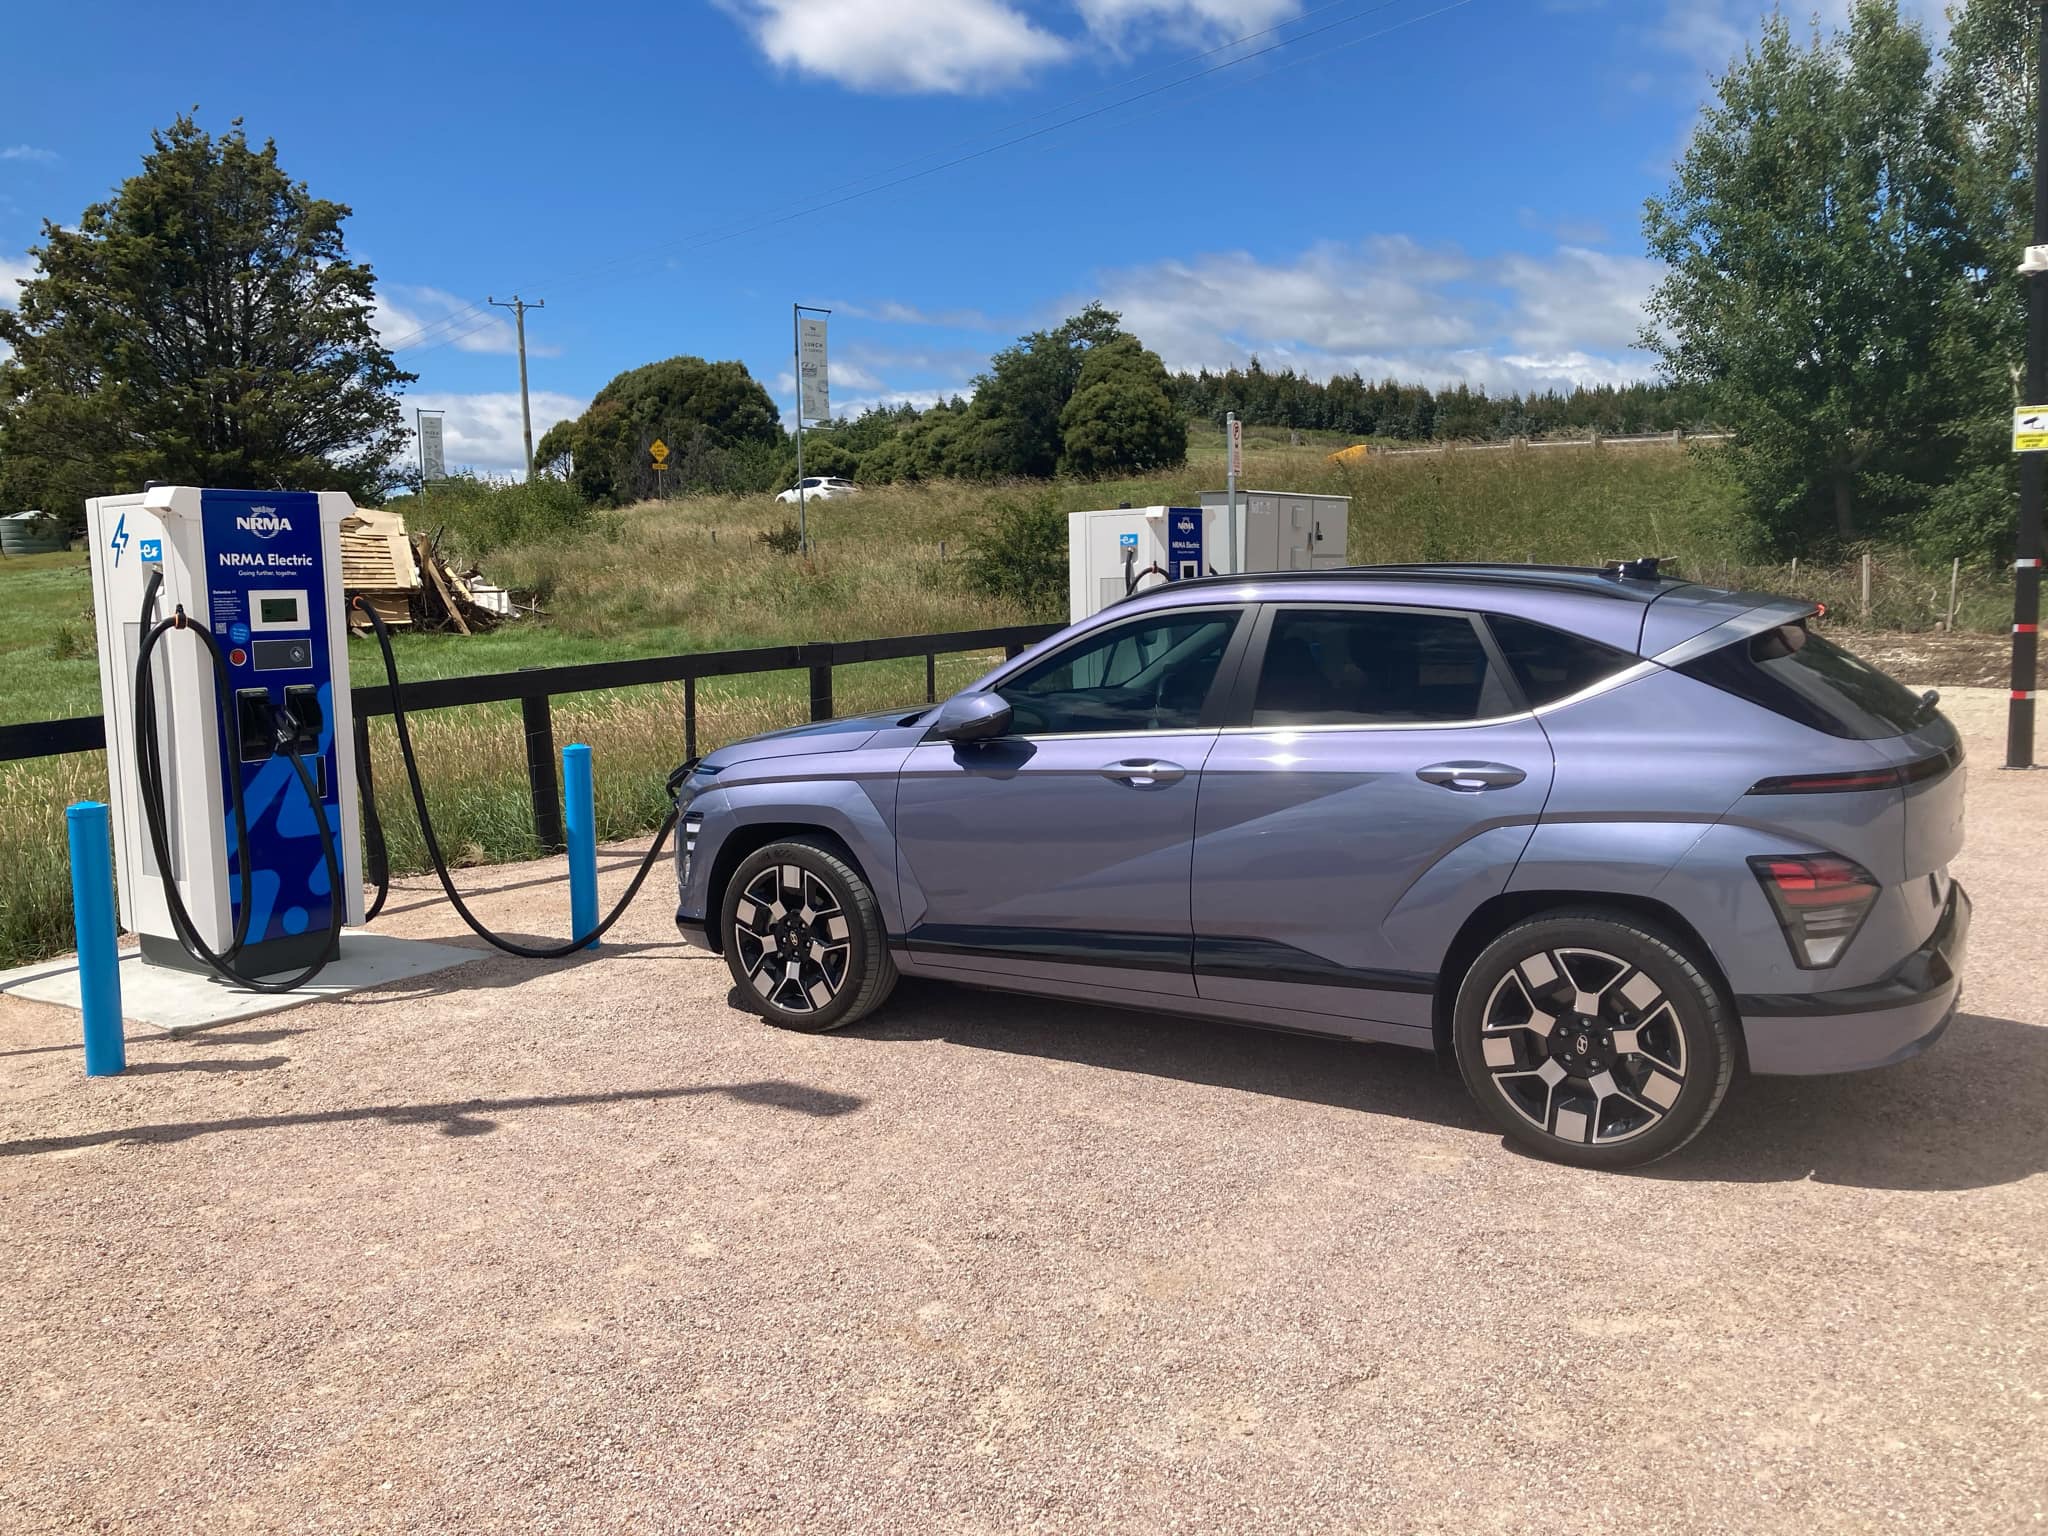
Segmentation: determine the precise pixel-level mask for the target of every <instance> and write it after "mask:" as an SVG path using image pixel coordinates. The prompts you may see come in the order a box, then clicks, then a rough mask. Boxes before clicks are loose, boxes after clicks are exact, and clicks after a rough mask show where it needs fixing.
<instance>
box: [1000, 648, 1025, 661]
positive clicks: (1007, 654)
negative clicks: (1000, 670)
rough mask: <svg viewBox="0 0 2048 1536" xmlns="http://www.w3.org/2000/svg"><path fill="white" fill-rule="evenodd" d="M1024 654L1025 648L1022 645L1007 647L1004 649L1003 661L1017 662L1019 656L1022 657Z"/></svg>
mask: <svg viewBox="0 0 2048 1536" xmlns="http://www.w3.org/2000/svg"><path fill="white" fill-rule="evenodd" d="M1023 654H1024V647H1023V646H1021V645H1005V646H1004V647H1003V660H1005V661H1015V660H1016V659H1017V658H1018V657H1019V656H1022V655H1023Z"/></svg>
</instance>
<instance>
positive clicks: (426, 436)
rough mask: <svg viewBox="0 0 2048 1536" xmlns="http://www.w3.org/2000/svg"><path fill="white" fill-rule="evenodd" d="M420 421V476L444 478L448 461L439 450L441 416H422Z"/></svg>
mask: <svg viewBox="0 0 2048 1536" xmlns="http://www.w3.org/2000/svg"><path fill="white" fill-rule="evenodd" d="M419 423H420V478H421V479H422V480H446V479H447V478H448V463H447V460H446V459H445V458H444V457H443V456H442V451H441V418H440V417H439V416H422V417H420V418H419Z"/></svg>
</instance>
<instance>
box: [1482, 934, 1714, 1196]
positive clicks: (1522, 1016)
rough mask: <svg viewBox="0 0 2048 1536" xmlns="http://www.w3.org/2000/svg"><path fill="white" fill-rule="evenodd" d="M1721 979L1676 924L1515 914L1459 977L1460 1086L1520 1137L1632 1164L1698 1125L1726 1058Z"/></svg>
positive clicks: (1613, 1163) (1538, 1146) (1561, 1154)
mask: <svg viewBox="0 0 2048 1536" xmlns="http://www.w3.org/2000/svg"><path fill="white" fill-rule="evenodd" d="M1733 1028H1734V1025H1733V1021H1732V1018H1731V1016H1730V1013H1729V1010H1728V1006H1727V1004H1726V1003H1725V1002H1724V1001H1723V999H1722V997H1721V994H1720V991H1719V989H1718V988H1717V987H1716V986H1715V985H1714V982H1713V981H1712V979H1711V978H1710V977H1709V975H1708V974H1707V969H1706V967H1704V966H1702V965H1701V964H1700V963H1699V962H1698V961H1697V960H1696V959H1695V958H1694V957H1693V956H1691V955H1689V954H1688V953H1687V952H1686V949H1685V947H1684V946H1683V945H1682V944H1680V943H1679V942H1678V941H1677V940H1675V939H1674V938H1673V937H1671V936H1669V935H1667V934H1664V933H1662V932H1659V931H1657V930H1656V929H1655V928H1654V927H1652V926H1651V925H1649V924H1647V923H1640V922H1638V921H1636V920H1635V919H1633V918H1629V917H1626V916H1623V915H1621V914H1609V913H1599V912H1557V913H1548V914H1545V915H1543V916H1540V917H1536V918H1531V919H1529V920H1528V921H1525V922H1521V923H1518V924H1516V925H1515V926H1514V927H1512V928H1510V929H1509V930H1508V931H1507V932H1506V933H1504V934H1502V935H1501V936H1500V937H1499V938H1497V939H1495V940H1494V941H1493V942H1492V943H1491V944H1489V945H1488V946H1487V947H1486V948H1485V950H1483V951H1482V952H1481V953H1480V955H1479V957H1478V959H1476V960H1475V961H1474V962H1473V963H1472V968H1471V969H1470V970H1469V971H1467V972H1466V973H1465V978H1464V981H1463V983H1462V984H1461V985H1460V986H1459V988H1458V998H1457V1003H1456V1007H1455V1011H1454V1013H1453V1015H1452V1038H1453V1043H1454V1045H1455V1047H1456V1050H1457V1056H1458V1066H1459V1069H1460V1071H1461V1072H1462V1073H1463V1074H1464V1078H1465V1083H1466V1086H1467V1087H1469V1088H1470V1089H1471V1090H1472V1095H1473V1097H1474V1098H1475V1099H1477V1100H1478V1101H1479V1105H1480V1108H1481V1109H1483V1110H1484V1111H1485V1112H1486V1114H1487V1115H1488V1117H1489V1118H1491V1119H1492V1120H1493V1122H1494V1123H1495V1124H1496V1125H1498V1126H1499V1127H1500V1128H1501V1130H1503V1131H1505V1132H1506V1133H1507V1134H1508V1136H1510V1137H1511V1138H1513V1139H1514V1140H1515V1141H1518V1142H1520V1143H1521V1144H1522V1145H1524V1146H1526V1147H1528V1148H1530V1149H1531V1150H1533V1151H1536V1152H1538V1153H1540V1154H1542V1155H1543V1156H1545V1157H1549V1158H1553V1159H1555V1160H1556V1161H1558V1162H1563V1163H1571V1164H1574V1165H1575V1166H1577V1167H1581V1168H1633V1167H1638V1166H1640V1165H1641V1164H1644V1163H1648V1162H1652V1161H1654V1160H1655V1159H1657V1158H1660V1157H1663V1156H1665V1155H1666V1154H1668V1153H1671V1152H1675V1151H1677V1150H1678V1149H1679V1148H1680V1147H1682V1146H1684V1145H1685V1144H1686V1143H1687V1142H1688V1141H1690V1140H1692V1138H1693V1137H1694V1136H1696V1135H1698V1134H1699V1132H1700V1130H1701V1129H1702V1128H1703V1127H1704V1126H1705V1125H1706V1123H1707V1121H1708V1120H1709V1119H1710V1118H1711V1117H1712V1116H1713V1113H1714V1111H1715V1110H1716V1109H1717V1108H1719V1107H1720V1103H1721V1098H1722V1095H1723V1094H1725V1093H1726V1092H1727V1089H1728V1080H1729V1077H1730V1075H1731V1073H1732V1072H1733V1070H1734V1063H1735V1043H1734V1036H1733Z"/></svg>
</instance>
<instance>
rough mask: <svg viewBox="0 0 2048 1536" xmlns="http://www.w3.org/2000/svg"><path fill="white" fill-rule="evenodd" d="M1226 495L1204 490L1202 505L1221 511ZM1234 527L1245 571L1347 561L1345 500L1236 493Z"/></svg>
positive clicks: (1319, 567) (1324, 566)
mask: <svg viewBox="0 0 2048 1536" xmlns="http://www.w3.org/2000/svg"><path fill="white" fill-rule="evenodd" d="M1229 496H1230V493H1229V492H1228V491H1204V492H1202V505H1203V507H1204V508H1206V509H1210V510H1214V511H1219V512H1220V510H1221V509H1222V508H1223V506H1224V505H1225V503H1226V502H1227V501H1228V500H1229ZM1237 523H1238V529H1239V531H1240V533H1241V534H1242V535H1243V538H1242V540H1241V544H1242V547H1243V550H1244V562H1243V569H1245V570H1247V571H1334V570H1336V569H1337V568H1338V567H1339V566H1344V565H1349V564H1350V563H1351V558H1350V556H1349V555H1348V554H1347V553H1346V552H1345V551H1346V548H1347V546H1348V545H1349V544H1350V541H1351V498H1350V497H1349V496H1312V495H1309V494H1308V493H1307V492H1305V491H1247V490H1240V491H1239V492H1238V493H1237ZM1219 531H1220V530H1219Z"/></svg>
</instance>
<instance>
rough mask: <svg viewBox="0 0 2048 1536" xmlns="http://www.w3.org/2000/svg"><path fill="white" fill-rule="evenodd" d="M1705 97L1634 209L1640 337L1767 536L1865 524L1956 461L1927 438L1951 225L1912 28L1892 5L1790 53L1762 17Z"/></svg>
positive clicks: (1902, 510)
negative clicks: (1715, 437) (1647, 283)
mask: <svg viewBox="0 0 2048 1536" xmlns="http://www.w3.org/2000/svg"><path fill="white" fill-rule="evenodd" d="M1717 95H1718V99H1717V100H1716V101H1715V102H1713V103H1711V104H1710V105H1709V106H1708V107H1707V109H1706V111H1705V113H1704V115H1703V116H1702V118H1701V121H1700V124H1699V126H1698V128H1697V129H1696V130H1695V132H1694V135H1693V138H1692V141H1691V143H1690V145H1689V146H1688V147H1687V149H1686V152H1685V155H1684V158H1683V159H1682V160H1681V161H1680V163H1679V166H1678V173H1677V178H1676V180H1675V181H1674V182H1673V184H1672V187H1671V190H1670V193H1669V195H1668V196H1666V197H1664V198H1661V199H1653V200H1651V202H1650V203H1649V204H1648V207H1647V210H1646V213H1645V219H1644V226H1645V231H1646V233H1647V236H1648V239H1649V245H1650V249H1651V251H1652V252H1653V253H1654V254H1655V255H1656V256H1658V257H1659V258H1660V259H1662V260H1663V261H1664V262H1665V263H1666V265H1667V267H1668V269H1669V270H1668V273H1667V275H1666V277H1665V278H1664V280H1663V282H1662V284H1661V285H1660V286H1659V287H1658V289H1657V290H1656V292H1655V294H1654V295H1653V297H1652V299H1651V303H1650V317H1651V322H1652V324H1651V327H1650V329H1649V331H1648V332H1647V334H1646V337H1645V341H1646V344H1647V345H1648V346H1650V347H1651V348H1652V349H1653V350H1655V351H1656V352H1657V353H1658V354H1659V355H1660V356H1661V357H1662V359H1663V361H1664V364H1665V367H1666V369H1667V370H1668V372H1669V373H1670V375H1671V377H1672V378H1673V379H1674V380H1675V381H1676V382H1678V383H1679V384H1681V385H1692V386H1696V387H1697V388H1698V389H1699V391H1700V392H1701V394H1702V396H1703V398H1704V399H1705V402H1706V407H1707V411H1708V414H1710V415H1711V416H1712V417H1714V419H1716V420H1718V421H1720V422H1723V423H1725V424H1726V425H1728V426H1729V427H1730V428H1732V429H1733V430H1734V431H1735V433H1736V434H1737V437H1736V441H1735V443H1734V445H1733V447H1732V449H1731V450H1730V453H1729V460H1730V464H1731V467H1732V468H1733V470H1734V472H1735V474H1736V476H1737V478H1738V479H1739V480H1740V481H1741V483H1742V485H1743V487H1744V489H1745V491H1746V492H1747V497H1748V501H1749V504H1750V507H1751V509H1752V511H1753V513H1754V514H1755V516H1756V517H1757V519H1758V522H1759V525H1760V530H1761V532H1762V533H1763V534H1764V535H1765V536H1766V539H1767V541H1768V542H1770V543H1773V544H1776V545H1778V546H1780V547H1790V548H1796V547H1798V546H1799V545H1801V544H1803V543H1805V542H1807V541H1808V540H1810V539H1811V538H1813V537H1814V536H1815V535H1817V534H1819V535H1823V536H1825V535H1832V536H1834V537H1836V538H1842V539H1848V538H1855V537H1858V536H1862V535H1866V534H1870V533H1875V532H1880V531H1884V530H1885V528H1886V525H1887V524H1888V523H1893V522H1896V521H1899V520H1902V519H1904V518H1907V517H1909V516H1910V515H1911V514H1912V513H1913V512H1915V511H1916V510H1917V509H1919V508H1920V507H1921V506H1923V505H1924V504H1925V501H1926V499H1927V498H1928V496H1929V495H1930V493H1931V490H1932V488H1933V487H1935V486H1937V485H1940V484H1942V483H1943V482H1945V481H1946V480H1947V478H1948V477H1949V475H1950V474H1951V473H1952V471H1953V469H1954V467H1955V462H1956V454H1957V445H1956V444H1955V442H1954V441H1953V440H1952V439H1951V438H1949V437H1948V436H1947V435H1945V434H1944V433H1942V432H1940V431H1938V430H1935V426H1936V424H1938V423H1940V422H1942V421H1943V420H1945V419H1946V417H1947V414H1948V411H1947V409H1946V407H1945V404H1944V399H1943V394H1944V388H1945V386H1946V384H1947V382H1948V379H1947V377H1946V370H1945V369H1944V366H1943V342H1944V313H1945V311H1944V302H1943V301H1944V299H1945V298H1946V297H1948V296H1949V294H1950V290H1951V285H1952V280H1953V274H1954V272H1955V270H1956V245H1957V240H1958V235H1957V211H1956V205H1955V196H1954V182H1953V175H1952V168H1951V163H1950V157H1949V156H1948V155H1946V154H1945V153H1944V152H1943V149H1942V146H1941V144H1940V142H1939V139H1938V136H1937V134H1936V133H1935V131H1934V126H1933V113H1932V106H1933V100H1934V76H1933V69H1932V59H1931V56H1930V53H1929V49H1928V44H1927V40H1926V38H1925V36H1924V35H1923V34H1922V33H1921V31H1920V30H1919V29H1918V28H1917V27H1915V26H1912V25H1909V24H1906V23H1904V22H1902V21H1901V19H1900V17H1899V13H1898V7H1897V4H1896V0H1859V3H1858V4H1857V5H1856V7H1855V8H1854V10H1853V11H1852V12H1851V14H1850V18H1849V23H1848V26H1847V28H1846V29H1845V30H1843V31H1841V32H1839V33H1835V34H1832V35H1828V36H1816V37H1815V38H1813V40H1812V41H1811V42H1810V43H1808V44H1806V45H1802V44H1801V43H1799V42H1798V41H1796V40H1795V39H1794V36H1793V33H1792V30H1791V27H1790V26H1789V25H1788V24H1787V22H1786V21H1785V19H1784V17H1783V16H1782V15H1773V16H1771V17H1770V18H1768V19H1767V20H1766V21H1765V23H1764V29H1763V35H1762V37H1761V39H1760V40H1759V41H1758V42H1757V43H1756V44H1754V45H1753V46H1751V47H1749V48H1748V49H1746V50H1745V51H1744V54H1743V56H1742V58H1741V59H1739V60H1737V61H1736V63H1735V64H1734V66H1733V67H1732V68H1731V69H1730V70H1729V72H1728V73H1727V75H1725V76H1724V77H1723V78H1722V79H1721V81H1720V82H1719V85H1718V91H1717Z"/></svg>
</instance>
